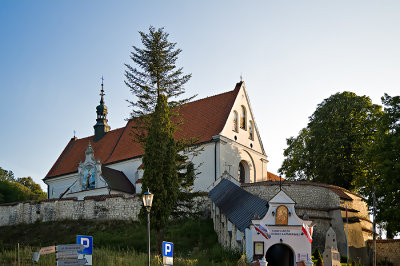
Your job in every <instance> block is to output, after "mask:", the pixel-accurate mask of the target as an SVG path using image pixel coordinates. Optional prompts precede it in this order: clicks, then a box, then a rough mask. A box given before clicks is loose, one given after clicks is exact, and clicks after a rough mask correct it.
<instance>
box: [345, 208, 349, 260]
mask: <svg viewBox="0 0 400 266" xmlns="http://www.w3.org/2000/svg"><path fill="white" fill-rule="evenodd" d="M346 223H347V237H346V244H347V248H346V253H347V254H346V255H347V266H349V216H348V215H347V201H346Z"/></svg>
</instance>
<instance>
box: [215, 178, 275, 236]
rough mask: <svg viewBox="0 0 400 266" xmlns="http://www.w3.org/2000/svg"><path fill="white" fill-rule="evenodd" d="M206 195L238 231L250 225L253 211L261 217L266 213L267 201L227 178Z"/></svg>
mask: <svg viewBox="0 0 400 266" xmlns="http://www.w3.org/2000/svg"><path fill="white" fill-rule="evenodd" d="M208 196H209V197H210V199H211V200H212V201H213V202H214V203H215V205H216V206H217V207H218V208H219V209H220V211H221V212H222V213H223V214H224V215H225V216H226V217H228V219H229V221H231V222H232V223H233V224H234V225H235V226H236V227H237V228H238V229H239V230H240V231H242V232H244V230H245V229H246V228H247V227H249V226H250V224H251V220H252V219H253V217H254V214H255V213H258V215H259V217H260V218H262V217H264V216H265V214H266V213H267V210H268V207H267V202H266V201H265V200H263V199H261V198H259V197H257V196H255V195H253V194H251V193H249V192H247V191H246V190H244V189H242V188H240V187H239V186H237V185H235V184H234V183H232V182H231V181H229V180H227V179H222V180H221V182H219V184H218V185H216V186H215V187H214V188H213V189H212V190H211V191H210V192H209V193H208Z"/></svg>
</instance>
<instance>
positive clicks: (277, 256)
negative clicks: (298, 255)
mask: <svg viewBox="0 0 400 266" xmlns="http://www.w3.org/2000/svg"><path fill="white" fill-rule="evenodd" d="M265 260H266V261H267V262H268V266H292V265H294V254H293V251H292V250H291V249H290V247H288V246H286V245H284V244H275V245H273V246H271V247H270V248H269V249H268V251H267V253H266V254H265Z"/></svg>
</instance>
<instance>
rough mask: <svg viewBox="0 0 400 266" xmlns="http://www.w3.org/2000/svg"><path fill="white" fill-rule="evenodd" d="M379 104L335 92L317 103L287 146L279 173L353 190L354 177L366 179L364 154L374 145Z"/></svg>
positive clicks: (352, 94) (290, 177)
mask: <svg viewBox="0 0 400 266" xmlns="http://www.w3.org/2000/svg"><path fill="white" fill-rule="evenodd" d="M380 114H381V107H380V106H379V105H375V104H372V102H371V100H370V98H369V97H367V96H357V95H356V94H354V93H352V92H346V91H345V92H342V93H336V94H334V95H332V96H330V97H329V98H327V99H325V100H324V101H323V102H322V103H321V104H319V105H318V107H317V109H316V110H315V112H314V113H313V115H312V116H311V117H310V118H309V123H308V125H307V127H306V128H305V129H303V130H302V131H301V132H300V134H299V136H298V137H296V138H293V137H292V138H289V139H287V143H288V148H287V149H286V150H285V151H284V154H285V156H286V158H285V160H284V162H283V164H282V167H281V168H280V169H279V172H280V173H281V174H285V175H286V177H287V178H289V179H308V180H312V181H317V182H323V183H328V184H333V185H337V186H341V187H344V188H347V189H350V190H353V189H356V186H355V179H356V178H366V172H367V169H368V167H369V165H368V162H367V161H365V160H364V157H363V154H364V153H365V150H366V149H367V148H368V146H369V145H372V144H373V141H374V136H375V133H376V131H377V118H378V117H379V115H380Z"/></svg>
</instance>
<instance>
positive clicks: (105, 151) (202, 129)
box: [45, 82, 242, 179]
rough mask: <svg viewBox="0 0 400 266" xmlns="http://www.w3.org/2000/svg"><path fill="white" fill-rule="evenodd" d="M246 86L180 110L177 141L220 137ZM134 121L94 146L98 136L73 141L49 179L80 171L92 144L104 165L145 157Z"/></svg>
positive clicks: (237, 87)
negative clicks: (133, 129) (134, 131)
mask: <svg viewBox="0 0 400 266" xmlns="http://www.w3.org/2000/svg"><path fill="white" fill-rule="evenodd" d="M241 85H242V82H239V83H237V84H236V87H235V89H234V90H232V91H229V92H225V93H222V94H218V95H215V96H211V97H208V98H204V99H201V100H197V101H193V102H190V103H187V104H185V105H183V106H181V107H180V110H179V112H180V114H181V118H182V120H183V125H181V127H180V129H179V130H178V131H177V132H176V133H175V138H177V139H181V138H190V137H199V140H198V143H202V142H207V141H210V140H212V137H213V136H215V135H218V134H219V133H220V132H221V131H222V129H223V127H224V125H225V124H226V121H227V119H228V116H229V113H230V111H231V109H232V106H233V103H234V101H235V99H236V96H237V94H238V92H239V89H240V87H241ZM133 123H134V120H130V121H128V123H127V124H126V126H125V127H123V128H118V129H114V130H111V131H109V132H108V133H107V134H106V135H105V136H104V137H103V138H102V139H101V140H99V141H97V142H94V136H90V137H87V138H82V139H76V138H72V139H71V140H70V141H69V143H68V144H67V146H66V147H65V149H64V151H63V152H62V153H61V155H60V157H58V159H57V161H56V162H55V163H54V165H53V167H52V168H51V169H50V171H49V172H48V173H47V175H46V177H45V179H47V178H51V177H56V176H61V175H65V174H69V173H74V172H77V171H78V165H79V163H80V162H83V161H84V160H85V150H86V148H87V146H88V144H89V141H90V142H91V144H92V147H93V150H94V155H95V158H96V159H99V160H100V163H102V164H111V163H115V162H118V161H123V160H127V159H131V158H135V157H140V156H142V155H143V153H144V152H143V148H142V147H141V145H140V144H139V143H136V142H133V141H132V137H131V135H130V129H131V127H132V124H133Z"/></svg>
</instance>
